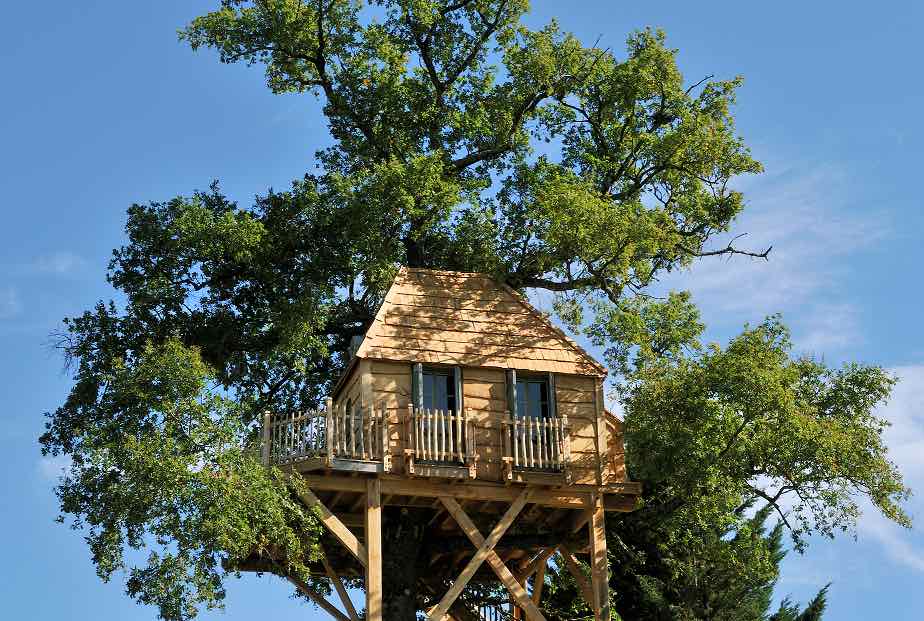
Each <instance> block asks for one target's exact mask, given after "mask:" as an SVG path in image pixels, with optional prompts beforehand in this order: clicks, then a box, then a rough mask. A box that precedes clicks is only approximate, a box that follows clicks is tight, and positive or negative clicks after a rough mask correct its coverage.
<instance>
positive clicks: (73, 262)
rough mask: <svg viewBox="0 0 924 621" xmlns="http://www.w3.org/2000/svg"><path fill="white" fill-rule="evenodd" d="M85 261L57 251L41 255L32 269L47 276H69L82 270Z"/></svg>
mask: <svg viewBox="0 0 924 621" xmlns="http://www.w3.org/2000/svg"><path fill="white" fill-rule="evenodd" d="M86 264H87V262H86V260H85V259H84V258H83V257H81V256H79V255H76V254H74V253H73V252H68V251H58V252H53V253H51V254H47V255H43V256H41V257H39V258H38V259H36V260H35V262H34V263H33V265H32V267H33V268H34V269H35V270H36V271H38V272H43V273H47V274H70V273H73V272H76V271H79V270H81V269H83V267H84V266H86Z"/></svg>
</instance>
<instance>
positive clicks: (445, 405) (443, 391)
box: [423, 369, 456, 412]
mask: <svg viewBox="0 0 924 621" xmlns="http://www.w3.org/2000/svg"><path fill="white" fill-rule="evenodd" d="M423 407H424V409H425V410H441V411H443V412H455V411H456V389H455V380H454V378H453V374H452V373H450V372H449V371H448V370H436V369H424V370H423Z"/></svg>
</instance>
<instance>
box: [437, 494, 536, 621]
mask: <svg viewBox="0 0 924 621" xmlns="http://www.w3.org/2000/svg"><path fill="white" fill-rule="evenodd" d="M532 491H533V490H531V489H530V488H526V489H525V490H523V491H522V492H521V493H520V496H519V497H518V498H517V502H515V503H514V504H513V505H511V507H510V509H508V510H507V513H505V514H504V517H503V518H501V522H499V523H498V526H499V525H501V524H502V523H503V521H504V519H506V518H507V516H508V515H509V514H510V512H511V510H512V509H514V508H516V506H517V504H519V503H520V502H522V504H525V503H526V498H527V497H528V496H531V493H532ZM443 502H444V504H446V508H447V509H448V510H449V512H450V513H452V514H453V516H458V522H459V526H460V527H461V528H462V530H463V531H465V534H466V535H468V537H469V539H471V540H472V543H473V544H474V545H476V546H479V552H480V551H481V550H482V549H485V544H489V543H492V542H491V536H493V535H494V531H491V536H489V538H488V539H487V540H486V539H485V538H484V537H482V535H481V533H480V532H479V531H478V528H477V527H476V526H475V524H474V522H472V520H471V518H469V517H468V515H467V514H466V513H465V512H464V511H462V510H461V509H460V508H459V505H458V503H456V502H455V501H454V500H453V499H452V498H446V499H444V500H443ZM453 505H454V506H453ZM520 509H522V506H520V508H519V509H518V510H517V513H519V511H520ZM513 517H516V515H514V516H513ZM512 521H513V519H511V522H512ZM508 527H509V525H508ZM495 530H497V527H495ZM498 539H499V537H498ZM494 543H496V542H494ZM476 556H478V555H477V553H476ZM472 560H473V561H474V560H475V559H474V558H472ZM484 560H485V561H486V562H487V563H488V565H490V566H491V569H493V570H494V573H495V574H497V577H498V578H500V580H501V582H502V583H503V584H504V586H505V587H507V590H508V591H510V594H511V595H512V596H513V599H514V601H515V602H516V604H517V605H518V606H520V608H522V609H523V610H524V611H525V612H526V616H527V618H528V619H529V621H545V616H544V615H543V614H542V613H541V612H540V611H539V608H538V607H537V606H536V604H534V603H533V600H531V599H530V598H529V594H528V593H527V592H526V589H524V588H523V585H521V584H520V582H519V581H518V580H517V579H516V576H514V575H513V573H512V572H511V571H510V569H509V568H508V567H507V565H506V564H504V561H502V560H501V558H500V557H499V556H498V555H497V553H496V552H495V551H494V549H493V544H492V545H491V547H490V548H487V549H486V551H485V558H484ZM476 569H477V567H476ZM473 573H474V572H473ZM453 586H455V585H453ZM462 586H463V587H464V586H465V585H462ZM459 591H460V592H461V588H460V589H459ZM431 618H432V617H431Z"/></svg>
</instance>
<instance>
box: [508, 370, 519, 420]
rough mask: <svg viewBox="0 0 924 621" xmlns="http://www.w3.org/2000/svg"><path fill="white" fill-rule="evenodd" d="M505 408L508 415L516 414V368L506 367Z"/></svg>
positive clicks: (514, 415)
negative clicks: (508, 411)
mask: <svg viewBox="0 0 924 621" xmlns="http://www.w3.org/2000/svg"><path fill="white" fill-rule="evenodd" d="M507 409H508V410H510V415H511V416H513V417H514V418H516V416H517V372H516V369H507Z"/></svg>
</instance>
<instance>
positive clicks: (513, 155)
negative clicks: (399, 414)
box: [41, 0, 905, 619]
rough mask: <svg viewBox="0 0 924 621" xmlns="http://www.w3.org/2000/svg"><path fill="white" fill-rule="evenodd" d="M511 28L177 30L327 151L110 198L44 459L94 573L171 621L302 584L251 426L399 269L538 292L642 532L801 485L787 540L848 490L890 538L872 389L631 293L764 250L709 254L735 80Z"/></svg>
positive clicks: (447, 11)
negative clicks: (116, 228) (622, 468)
mask: <svg viewBox="0 0 924 621" xmlns="http://www.w3.org/2000/svg"><path fill="white" fill-rule="evenodd" d="M527 9H528V6H527V2H526V1H525V0H376V1H374V2H372V3H371V5H369V6H363V5H361V4H360V3H359V2H355V1H352V0H257V1H252V2H248V1H243V0H224V1H222V2H221V3H220V5H219V6H217V7H216V9H215V10H214V11H212V12H209V13H207V14H205V15H202V16H201V17H198V18H196V19H195V20H193V21H192V22H191V23H190V24H189V25H188V26H187V27H186V28H184V29H183V30H181V31H180V38H181V39H182V40H184V41H186V42H187V43H188V44H189V45H190V46H191V47H192V48H193V49H200V48H210V49H213V50H215V51H216V52H217V53H218V55H219V57H220V59H221V60H222V62H227V63H232V62H243V63H247V64H254V65H260V66H262V67H263V68H264V70H265V74H266V81H267V85H268V87H269V88H270V89H271V90H272V91H273V92H275V93H315V94H316V95H317V96H318V97H320V98H321V99H322V101H323V113H324V115H325V118H326V119H327V122H328V125H329V128H330V132H331V135H332V137H333V143H332V145H331V146H330V147H328V148H326V149H323V150H320V151H319V152H318V153H317V161H318V163H319V171H318V173H317V174H314V175H306V176H305V177H304V178H302V179H298V180H296V181H294V182H293V183H292V185H291V187H290V188H288V189H286V190H285V191H270V192H268V193H267V194H265V195H263V196H260V197H258V198H257V199H256V200H255V202H254V204H252V205H249V206H246V207H241V206H238V205H236V204H235V203H233V202H232V201H230V200H229V199H228V198H227V197H225V196H224V195H223V194H222V193H221V191H220V189H219V188H218V186H217V185H213V186H212V187H211V188H210V189H209V190H207V191H201V192H195V193H193V194H192V195H191V196H188V197H177V198H174V199H172V200H169V201H166V202H153V203H150V204H146V205H133V206H131V207H130V208H129V211H128V220H127V223H126V234H127V241H126V244H125V245H124V246H123V247H122V248H120V249H118V250H116V251H115V252H114V254H113V259H112V262H111V264H110V268H109V272H108V278H109V281H110V282H111V283H112V285H113V286H114V287H115V289H116V290H117V291H118V292H119V296H120V297H119V303H118V304H115V303H109V304H106V303H102V302H101V303H100V304H98V305H97V306H96V307H95V308H93V309H90V310H88V311H87V312H85V313H84V314H82V315H80V316H78V317H76V318H72V319H70V320H67V321H66V323H65V328H64V331H63V333H62V334H61V335H60V344H61V347H62V349H63V350H64V352H65V354H66V356H67V357H68V359H69V360H70V361H71V363H72V366H71V369H72V371H73V378H74V386H73V389H72V391H71V393H70V395H69V396H68V398H67V400H66V401H65V402H64V404H62V406H61V407H60V408H58V409H57V410H56V411H55V412H53V413H51V414H50V415H49V421H48V430H47V432H46V433H45V435H43V437H42V440H41V442H42V449H43V451H45V452H46V453H52V454H65V455H68V456H70V457H71V459H72V464H73V465H72V467H71V469H70V471H69V473H68V475H67V477H66V478H65V479H64V480H63V481H62V483H61V485H60V486H59V488H58V494H59V497H60V500H61V508H62V513H63V514H65V515H68V516H70V517H71V519H72V521H73V522H72V523H73V524H74V526H75V527H77V528H80V529H82V530H83V531H84V533H85V534H86V537H87V542H88V545H89V547H90V549H91V551H92V553H93V557H94V561H95V562H96V564H97V568H98V570H99V573H100V575H101V576H102V577H103V578H104V579H108V578H109V577H110V576H111V575H113V573H114V572H116V571H118V570H120V569H122V568H127V569H128V571H129V579H128V590H129V593H130V594H131V595H133V596H134V597H136V598H137V599H139V600H140V601H142V602H146V603H151V604H154V605H157V606H158V607H159V611H160V614H161V616H162V617H163V618H166V619H188V618H191V617H193V616H194V615H195V613H196V610H197V609H198V607H201V606H218V605H220V604H221V601H222V598H223V595H224V591H223V583H224V582H223V581H224V578H225V576H226V574H228V573H229V572H234V571H235V570H236V569H237V568H239V567H240V566H241V561H242V560H243V559H246V558H253V557H254V555H256V556H257V557H259V558H261V559H263V560H264V561H266V563H268V565H267V564H266V563H264V564H263V565H261V567H267V566H268V567H271V570H272V571H273V572H274V573H276V574H278V575H280V576H283V577H287V578H293V579H296V580H298V579H300V578H304V577H305V569H306V565H307V563H309V562H310V561H311V560H312V559H314V558H315V557H316V554H317V551H316V540H317V535H318V532H319V531H318V529H317V525H316V521H315V519H314V517H313V516H312V515H311V514H310V512H308V511H307V510H306V509H305V508H304V507H303V506H302V505H301V504H299V503H298V502H297V500H295V498H296V495H294V494H293V491H295V489H294V488H295V487H297V486H298V484H299V483H298V481H297V480H294V479H286V478H284V477H282V476H281V475H280V474H279V473H277V472H267V471H265V470H264V469H263V468H262V467H261V466H260V465H259V463H258V460H257V459H256V457H255V450H256V436H257V426H258V423H259V416H260V413H261V412H263V411H265V410H267V409H269V410H276V411H286V410H291V409H296V408H305V407H310V406H313V405H316V404H317V403H318V400H319V399H320V398H321V397H323V396H324V395H325V394H326V393H327V392H328V391H329V389H330V386H331V383H332V382H333V381H334V380H335V379H336V377H337V376H338V374H339V373H340V372H341V371H342V369H343V368H344V365H345V362H346V351H347V345H348V343H349V341H350V339H351V338H352V337H353V336H355V335H358V334H362V333H363V332H364V330H365V328H366V326H367V325H368V324H369V322H371V320H372V318H373V316H374V314H375V311H376V309H377V307H378V305H379V303H380V301H381V298H382V295H383V293H384V291H385V288H386V287H387V285H388V284H389V283H390V281H391V278H392V276H393V275H394V273H395V270H396V269H397V267H398V266H400V265H411V266H422V267H433V268H441V269H459V270H465V271H482V272H488V273H491V274H493V275H495V276H496V277H498V278H499V279H501V280H503V281H505V282H507V283H508V284H510V285H512V286H514V287H516V288H520V289H533V290H536V289H538V290H545V291H549V292H551V293H552V294H553V295H554V296H555V299H556V303H555V304H556V310H557V311H558V314H559V317H560V318H561V319H562V321H563V322H564V323H565V324H567V325H569V326H570V327H572V328H573V329H575V330H584V331H585V332H586V333H587V334H588V335H589V336H590V337H591V338H592V339H594V340H595V342H597V343H598V344H599V345H601V346H602V347H603V348H605V349H606V351H607V354H608V361H609V363H610V366H611V368H612V369H613V370H614V371H615V372H617V373H620V374H621V375H620V377H621V378H622V380H623V393H622V394H623V395H624V397H625V398H626V399H627V427H628V431H629V434H630V435H629V438H630V440H631V442H630V457H631V459H632V463H631V464H630V465H631V466H632V468H633V471H634V472H638V473H639V475H638V476H640V477H641V478H642V479H643V481H645V482H646V489H650V490H652V491H651V493H650V494H649V496H648V498H646V503H647V504H646V509H647V508H649V507H650V509H648V510H645V511H642V512H639V514H638V515H639V516H644V517H645V519H651V520H653V522H652V523H671V524H680V526H677V527H676V528H674V530H672V531H671V532H672V533H673V534H671V535H670V538H674V537H680V538H686V539H687V540H691V539H694V538H695V535H696V533H697V528H699V529H700V531H704V530H708V531H710V532H725V529H727V528H729V527H730V524H732V525H733V523H734V520H733V519H732V518H730V517H729V516H730V515H732V516H733V515H734V508H735V507H736V506H739V505H741V504H742V503H746V502H747V501H748V498H749V496H753V495H755V494H757V495H758V496H759V495H760V494H759V493H758V492H760V493H762V494H764V495H765V496H769V498H770V499H773V498H774V497H775V496H776V494H777V493H778V492H779V490H781V489H785V490H787V491H788V492H793V493H796V494H804V495H805V497H804V499H803V500H802V501H800V504H799V505H798V506H797V510H796V511H795V513H794V517H793V518H792V519H793V520H794V523H793V524H792V526H793V532H794V533H796V534H797V535H803V534H805V533H807V532H809V530H810V529H811V528H818V529H820V530H821V531H822V532H825V533H828V532H833V530H834V529H837V528H841V527H844V526H848V525H849V524H850V522H851V520H852V519H853V518H854V517H855V514H856V505H855V504H854V501H853V500H852V498H853V497H854V496H856V495H858V494H859V495H866V496H869V497H871V498H872V499H873V501H874V503H875V504H876V505H877V507H879V508H880V509H881V510H882V511H884V512H885V513H886V515H888V516H890V517H892V518H894V519H896V520H898V521H900V522H903V521H904V519H905V518H904V516H903V515H902V514H901V513H900V510H899V508H898V504H897V503H898V501H899V500H900V497H901V495H902V493H903V491H902V488H901V483H900V479H899V478H898V475H897V473H896V472H895V471H894V468H893V467H891V466H889V465H887V464H886V463H885V461H884V459H885V457H884V453H885V449H884V447H883V446H882V444H881V442H880V441H879V440H878V432H879V431H880V430H881V426H882V421H879V420H878V419H876V418H875V417H873V416H872V415H871V410H872V407H873V406H874V405H875V404H876V403H877V402H878V401H880V400H881V399H882V398H884V396H885V395H886V394H887V393H888V386H889V385H890V381H891V380H888V379H887V378H886V377H885V376H884V375H883V374H882V373H881V371H879V370H877V369H873V368H866V367H858V366H857V367H849V368H847V369H845V370H843V371H832V370H829V369H826V368H825V367H823V366H821V365H818V364H815V363H812V362H810V361H790V360H789V359H788V357H787V356H786V355H785V353H784V351H785V350H786V344H785V342H784V341H785V340H784V339H783V338H782V336H781V334H782V333H781V332H780V330H781V329H780V328H776V327H773V326H772V325H768V326H766V327H764V328H761V330H758V331H749V332H746V333H745V334H744V335H743V336H742V337H740V338H739V339H737V340H736V341H734V342H733V343H732V345H731V346H730V347H729V348H728V349H727V350H725V351H719V350H707V351H702V350H701V349H700V348H699V347H698V344H697V339H698V338H699V335H700V333H701V329H702V328H701V326H700V324H699V319H698V315H697V313H696V311H695V308H694V307H693V306H692V304H691V302H690V299H689V296H688V295H687V294H684V293H677V294H672V295H671V296H670V297H668V298H667V299H664V300H658V299H654V298H651V297H650V295H649V293H648V291H649V287H650V285H651V284H652V283H654V282H656V281H657V279H658V278H659V277H660V276H661V275H662V274H664V273H665V272H667V271H671V270H675V269H679V268H682V267H684V266H687V265H689V264H690V263H691V262H693V261H694V260H696V259H698V258H700V257H704V256H711V255H719V254H721V255H734V254H750V255H752V256H760V257H766V256H767V252H768V251H765V252H756V253H750V252H746V251H743V250H739V249H738V248H735V247H733V246H731V245H721V244H719V245H716V244H715V242H714V238H715V236H716V235H717V234H719V233H722V232H724V231H726V230H728V229H729V227H730V226H731V224H732V223H733V222H734V220H735V218H736V216H737V215H738V214H739V213H740V211H741V210H742V208H743V205H744V203H743V200H742V196H741V194H740V193H739V192H737V191H735V190H734V189H732V187H731V182H732V181H733V179H734V178H736V177H737V176H739V175H743V174H748V173H756V172H759V171H760V165H759V163H757V162H756V161H755V160H754V159H753V158H752V157H751V155H750V153H749V151H748V149H747V147H746V146H745V145H744V143H743V141H742V140H741V139H740V138H739V137H738V136H737V134H736V133H735V128H734V123H733V118H732V115H731V106H732V105H733V104H734V97H735V91H736V89H737V88H738V87H739V85H740V83H741V81H740V79H738V78H735V79H731V80H715V79H712V78H711V77H709V78H706V79H704V80H699V81H696V82H692V83H690V82H688V81H686V80H685V79H684V77H683V76H682V75H681V72H680V71H679V69H678V67H677V62H676V51H675V50H672V49H670V48H668V47H667V46H666V42H665V37H664V35H663V33H661V32H657V31H652V30H646V31H641V32H637V33H635V34H633V35H631V36H630V37H629V39H628V41H627V44H626V48H625V51H623V52H619V53H616V52H614V51H612V50H610V49H606V48H601V47H599V46H597V45H595V44H594V45H585V44H583V43H582V42H580V41H579V40H578V39H577V38H576V37H574V36H573V35H570V34H568V33H567V32H565V31H563V30H561V29H560V28H559V26H558V25H557V24H556V23H551V24H548V25H547V26H545V27H543V28H540V29H536V30H533V29H530V28H527V27H526V26H525V25H524V24H523V23H522V21H521V18H522V16H523V14H524V13H525V12H526V11H527ZM739 427H740V431H739V430H738V429H739ZM725 444H728V445H729V448H728V449H727V450H726V449H725V448H724V446H725ZM769 485H776V487H772V488H771V487H769ZM691 492H695V493H691ZM681 497H685V498H687V499H688V500H687V502H686V504H683V505H681V506H677V507H675V506H674V505H675V504H676V503H677V502H678V501H677V500H676V499H679V498H681ZM781 499H782V496H780V497H779V498H777V499H776V500H781ZM690 507H693V508H692V509H690ZM659 511H661V514H662V515H660V516H659V515H658V512H659ZM672 515H683V516H687V517H688V518H689V520H688V521H686V522H680V523H674V522H670V521H669V520H668V521H665V519H662V518H665V516H666V517H670V516H672ZM639 519H641V517H639ZM659 520H660V521H659ZM143 549H148V550H149V551H150V552H151V553H150V556H148V558H147V560H146V561H140V562H136V559H137V557H138V553H136V552H134V551H135V550H143ZM675 561H676V563H678V564H679V565H678V568H675V570H672V571H674V573H675V574H677V572H682V571H683V563H684V562H685V561H684V560H683V559H675ZM636 578H637V579H636ZM636 578H633V579H636V582H638V580H640V579H641V578H642V577H639V576H636ZM446 579H451V577H450V576H447V577H446ZM316 586H317V588H321V589H323V588H324V585H323V584H318V585H316ZM420 597H421V598H422V599H420V603H421V604H423V603H425V601H424V600H425V596H424V595H421V596H420Z"/></svg>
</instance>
